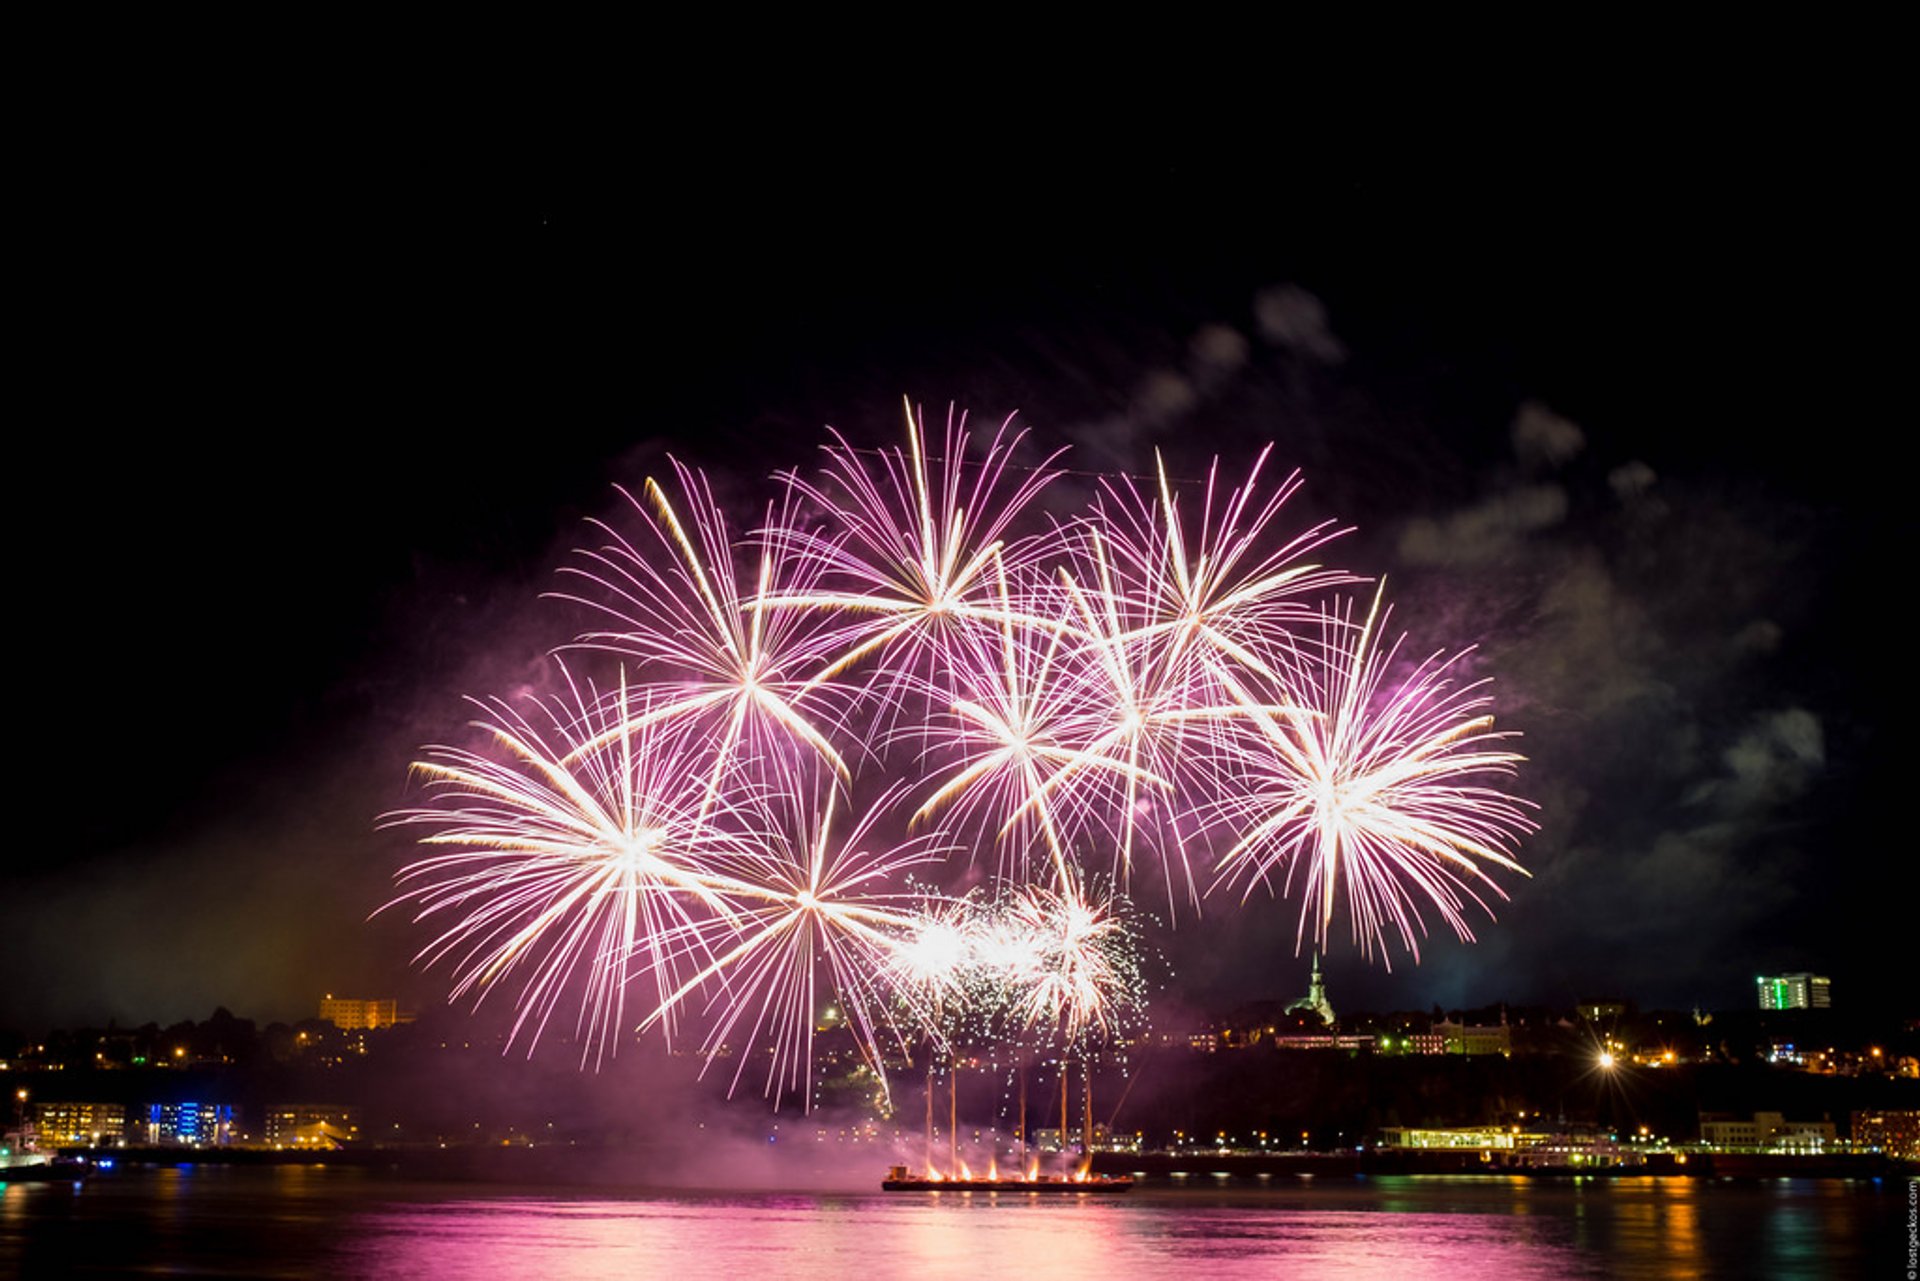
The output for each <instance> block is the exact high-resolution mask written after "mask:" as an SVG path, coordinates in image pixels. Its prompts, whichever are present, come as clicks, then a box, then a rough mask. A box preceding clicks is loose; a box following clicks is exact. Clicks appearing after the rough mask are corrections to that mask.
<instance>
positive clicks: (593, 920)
mask: <svg viewBox="0 0 1920 1281" xmlns="http://www.w3.org/2000/svg"><path fill="white" fill-rule="evenodd" d="M561 671H562V674H563V676H564V677H565V679H566V683H567V688H568V695H567V697H566V698H564V699H561V698H556V699H553V700H550V701H542V700H534V707H535V709H536V714H535V715H523V714H522V713H520V712H518V711H516V710H514V709H513V708H512V707H511V706H509V705H508V704H506V703H504V702H501V701H498V700H493V701H489V702H486V703H476V704H475V706H477V707H478V708H479V709H480V711H481V712H482V715H483V719H482V720H479V721H477V722H475V725H476V728H478V729H480V730H481V731H483V732H484V733H485V735H486V736H487V737H488V738H489V739H490V740H491V744H492V746H493V748H494V749H495V750H494V751H493V752H492V753H485V754H483V753H481V752H477V751H472V750H468V749H465V748H457V747H435V748H429V749H428V750H427V754H426V755H427V759H425V760H424V761H421V762H419V763H418V764H416V765H415V767H414V768H415V770H416V772H417V773H418V774H419V775H420V776H421V777H422V778H424V780H425V782H426V786H427V788H428V792H429V798H430V801H431V803H430V804H428V805H425V806H422V807H419V808H416V809H410V810H403V811H400V812H399V813H397V814H393V815H389V816H388V820H387V821H388V822H390V823H394V824H408V825H418V826H424V827H427V828H430V829H431V830H430V831H429V833H428V834H427V835H425V836H423V837H421V838H420V841H421V843H422V844H423V845H428V846H431V847H435V848H443V849H445V850H447V852H445V853H436V854H433V855H430V856H429V857H426V858H422V859H419V860H418V861H416V862H414V863H412V864H409V865H408V866H407V867H405V868H403V869H402V870H401V872H400V873H399V878H398V879H399V888H400V895H399V897H398V898H397V899H395V900H394V901H393V902H392V903H389V904H388V906H389V907H392V906H396V905H398V904H401V903H410V904H412V905H414V907H415V912H416V915H415V918H414V919H415V920H417V921H427V920H432V921H433V922H435V923H436V924H437V925H438V926H439V928H440V931H441V932H440V934H439V935H438V937H436V938H435V939H434V940H433V941H432V942H431V943H429V944H428V945H427V946H426V947H425V948H423V949H422V950H421V952H420V953H419V956H418V957H417V958H416V959H418V960H420V961H423V962H425V963H427V964H434V963H438V962H441V961H446V962H449V963H450V964H451V966H452V969H453V976H454V984H453V993H452V994H453V996H454V997H455V998H458V997H460V996H463V995H466V994H468V993H471V994H473V995H474V996H475V997H476V999H477V998H479V997H482V996H484V995H485V993H486V992H487V991H489V990H490V989H492V988H493V987H495V986H496V985H498V984H500V983H502V982H505V981H507V980H508V979H509V978H514V979H517V980H518V981H519V984H520V988H519V995H518V1016H517V1018H516V1020H515V1022H514V1025H513V1033H512V1039H513V1040H516V1041H517V1040H519V1039H521V1038H522V1037H524V1038H525V1039H526V1041H527V1043H528V1046H529V1049H530V1050H531V1047H532V1043H533V1042H534V1041H536V1040H537V1039H538V1038H539V1035H540V1033H541V1032H542V1031H544V1030H545V1029H546V1028H547V1025H548V1023H549V1021H550V1020H551V1018H552V1016H553V1015H554V1013H555V1010H556V1009H557V1007H559V1006H560V1005H561V1003H562V1002H563V1001H564V1000H566V999H567V997H568V994H569V992H570V991H571V992H573V993H574V995H575V998H576V999H577V1001H578V1012H577V1016H576V1019H575V1023H574V1034H575V1036H576V1037H577V1038H579V1040H580V1041H581V1043H582V1046H583V1048H582V1051H581V1053H582V1060H583V1062H584V1061H585V1059H586V1058H587V1057H588V1056H589V1055H591V1056H593V1057H594V1058H595V1060H596V1061H598V1060H599V1059H601V1058H603V1057H604V1056H605V1055H606V1054H607V1053H608V1052H610V1051H611V1050H612V1049H613V1048H614V1046H615V1044H616V1042H617V1039H618V1037H619V1036H620V1033H621V1029H622V1027H623V1026H624V1023H625V1020H624V1013H625V1009H626V993H627V986H628V980H629V979H630V978H631V977H632V976H633V975H634V974H635V973H637V972H639V971H642V970H644V971H647V972H649V973H651V974H652V975H653V977H654V980H655V982H656V983H657V985H658V987H659V990H660V994H661V995H662V996H663V997H664V996H665V995H666V994H667V993H668V992H670V991H671V990H672V989H673V988H675V987H677V986H679V979H678V978H677V977H676V976H677V975H679V974H680V973H681V972H682V971H683V970H685V969H686V968H687V967H688V966H689V965H690V964H691V963H692V962H694V961H695V960H696V959H697V957H698V956H699V951H700V949H699V946H698V943H697V939H698V938H699V934H698V932H697V931H696V930H695V927H696V926H699V925H701V924H703V923H706V922H709V921H711V920H712V919H714V918H719V919H730V918H731V917H732V914H733V908H732V907H731V905H730V903H729V901H728V898H727V894H728V893H729V892H730V891H734V890H740V889H746V888H751V887H750V884H749V883H748V882H746V881H743V880H742V879H741V878H740V877H739V876H738V875H736V874H735V873H737V872H738V871H739V870H741V869H742V868H745V867H747V866H748V865H749V864H750V862H751V861H752V860H753V859H754V858H755V857H756V853H755V852H756V850H757V849H758V848H759V846H760V843H761V842H760V838H759V836H758V834H757V833H755V832H754V831H753V829H752V828H751V827H750V826H747V825H744V824H741V823H740V822H738V820H739V819H740V818H742V817H743V816H748V815H750V814H751V813H752V807H751V806H746V807H740V808H738V809H735V810H730V811H729V812H727V813H726V814H716V813H713V812H712V808H711V806H710V805H709V804H708V792H707V787H706V783H705V777H706V771H705V770H704V769H702V768H699V763H697V762H695V761H693V760H692V759H690V758H689V757H688V755H687V754H686V753H685V752H684V751H683V750H681V749H680V747H679V745H677V744H675V743H673V742H671V741H667V740H666V739H665V737H664V735H662V734H661V732H660V730H659V723H658V722H657V721H651V722H650V721H648V720H647V719H646V717H645V715H644V712H643V711H641V710H640V707H641V705H639V704H638V703H637V702H636V700H635V696H634V693H633V691H631V690H629V689H628V688H627V687H626V685H625V684H624V682H623V683H622V684H621V686H620V687H619V688H618V689H617V690H615V691H614V692H613V693H612V694H611V695H610V696H601V695H599V694H597V693H596V692H595V691H594V690H593V688H592V687H591V686H590V685H589V686H582V685H580V684H578V683H576V682H574V680H573V678H572V675H571V673H568V672H567V671H566V669H565V668H564V667H563V668H562V669H561ZM636 723H637V726H638V727H637V728H630V729H628V730H626V731H623V732H618V733H614V732H610V731H611V730H613V729H614V728H615V727H620V726H624V725H630V724H636ZM667 1031H668V1033H669V1034H671V1032H672V1024H671V1020H669V1021H668V1024H667Z"/></svg>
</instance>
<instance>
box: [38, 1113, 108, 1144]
mask: <svg viewBox="0 0 1920 1281" xmlns="http://www.w3.org/2000/svg"><path fill="white" fill-rule="evenodd" d="M33 1128H34V1138H35V1141H36V1142H37V1143H39V1145H40V1146H41V1147H43V1148H98V1147H114V1148H117V1147H125V1146H126V1142H127V1109H126V1107H125V1106H124V1105H123V1104H119V1103H36V1104H34V1105H33Z"/></svg>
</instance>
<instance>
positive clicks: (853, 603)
mask: <svg viewBox="0 0 1920 1281" xmlns="http://www.w3.org/2000/svg"><path fill="white" fill-rule="evenodd" d="M1011 425H1012V420H1011V419H1009V420H1008V421H1007V422H1006V423H1004V424H1002V425H1001V428H1000V430H999V431H998V432H996V433H995V434H994V437H993V439H992V440H991V441H990V442H989V443H988V446H987V451H986V454H985V457H984V458H982V459H980V460H979V461H977V462H975V463H972V464H971V465H969V463H968V460H967V451H968V446H969V443H970V437H969V434H968V432H967V431H966V416H965V415H964V414H963V415H960V416H959V417H958V419H956V418H955V417H954V416H953V415H952V414H949V415H948V419H947V429H946V437H945V440H944V442H943V445H942V452H941V455H940V456H939V457H938V458H933V457H929V450H928V444H929V442H928V440H927V432H926V418H925V415H924V414H916V413H915V411H914V409H913V406H912V405H911V403H909V404H908V405H907V448H906V450H905V451H904V452H903V451H901V450H900V449H898V448H895V449H884V450H878V451H862V450H856V449H855V448H853V446H851V445H849V444H848V443H847V441H846V440H845V438H843V437H840V436H839V435H838V434H837V433H836V435H835V441H836V443H835V444H834V445H830V446H828V447H827V449H826V455H827V463H826V467H825V468H824V469H823V471H822V474H821V477H820V479H819V480H818V481H817V482H816V481H812V480H807V479H804V478H802V477H800V476H798V475H791V476H789V477H788V484H789V485H790V486H791V487H792V489H793V491H794V492H795V493H797V494H799V495H801V496H803V497H804V498H806V499H807V500H809V501H810V502H811V503H813V504H815V505H817V506H818V507H819V508H820V509H821V510H822V511H824V512H826V513H827V514H828V515H829V517H830V518H831V520H832V522H833V528H834V531H835V532H834V534H833V535H832V536H823V535H818V534H811V533H803V534H798V535H796V536H794V537H793V538H792V540H791V542H792V546H793V548H794V550H795V551H798V552H801V553H803V554H804V555H805V556H807V557H808V558H810V559H811V560H812V561H813V562H815V564H814V567H813V572H815V573H817V574H818V575H819V581H820V584H821V586H820V589H819V590H815V591H793V590H775V591H769V592H766V593H763V594H762V595H761V596H759V597H758V598H756V601H755V604H756V607H757V608H759V609H764V610H774V611H787V610H802V611H809V612H815V613H818V612H822V611H824V612H826V613H827V614H830V615H833V616H836V617H840V618H842V619H843V620H844V621H843V624H842V626H841V627H840V628H839V629H838V630H837V632H836V635H835V649H836V653H835V656H834V658H833V659H832V661H831V662H829V663H828V664H827V665H826V666H825V667H824V668H823V669H821V671H820V672H819V673H818V675H817V676H816V677H815V679H816V680H822V681H823V680H828V679H831V678H832V677H834V676H836V675H839V674H840V673H843V672H845V671H847V670H848V669H849V668H851V667H853V666H854V665H855V664H856V663H859V662H860V661H861V660H862V659H864V658H866V657H868V656H869V655H873V656H876V657H877V658H878V659H880V660H881V667H880V669H879V673H878V676H879V678H880V679H881V681H882V683H885V682H886V681H888V680H890V679H897V678H904V677H910V676H912V675H913V674H914V673H917V672H937V671H940V670H943V669H945V668H946V667H947V666H949V665H951V664H953V663H954V662H956V661H958V662H965V661H966V658H967V656H966V655H965V654H962V653H957V652H956V651H957V649H958V647H959V646H960V645H961V644H962V643H963V641H964V639H965V638H966V636H967V634H968V633H967V626H968V624H969V623H971V622H977V621H979V620H982V619H986V620H989V621H990V620H992V619H993V618H995V617H996V613H995V606H994V604H993V603H992V601H991V600H990V598H989V591H988V588H989V584H990V582H991V579H990V575H989V571H990V570H991V568H992V567H993V566H994V564H995V563H996V562H999V563H1002V564H1008V565H1013V566H1018V565H1019V564H1021V563H1023V562H1024V561H1025V560H1026V559H1028V558H1029V557H1030V556H1031V555H1033V554H1034V552H1033V548H1032V545H1031V544H1026V543H1016V542H1014V541H1012V539H1011V532H1012V529H1013V526H1014V525H1015V523H1016V521H1017V520H1018V518H1019V516H1020V515H1021V513H1022V512H1023V511H1024V510H1025V509H1026V508H1027V507H1028V506H1029V505H1031V504H1032V503H1033V501H1034V499H1035V498H1036V497H1037V496H1038V495H1039V494H1040V492H1041V491H1042V490H1043V489H1044V488H1045V487H1046V486H1047V485H1048V483H1049V482H1051V481H1052V480H1053V479H1054V475H1055V473H1054V472H1053V471H1052V470H1050V465H1051V463H1052V461H1053V458H1052V457H1050V458H1048V459H1047V460H1045V461H1044V462H1043V463H1042V464H1041V465H1040V466H1039V467H1038V468H1035V469H1032V470H1028V471H1024V472H1022V473H1019V474H1018V477H1017V478H1016V475H1015V474H1013V473H1012V472H1011V469H1010V468H1009V465H1008V464H1009V462H1010V460H1011V458H1012V456H1013V454H1014V452H1015V451H1016V450H1017V449H1018V447H1019V445H1020V442H1021V441H1022V440H1023V439H1024V438H1025V435H1026V433H1024V432H1010V431H1009V429H1010V427H1011ZM1057 456H1058V455H1057V454H1056V455H1054V456H1053V457H1057ZM930 464H935V465H932V466H930ZM969 471H971V472H972V480H971V481H968V480H967V479H966V475H967V473H968V472H969Z"/></svg>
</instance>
